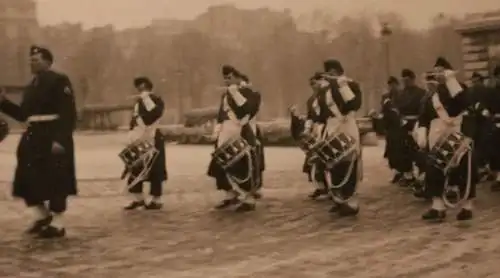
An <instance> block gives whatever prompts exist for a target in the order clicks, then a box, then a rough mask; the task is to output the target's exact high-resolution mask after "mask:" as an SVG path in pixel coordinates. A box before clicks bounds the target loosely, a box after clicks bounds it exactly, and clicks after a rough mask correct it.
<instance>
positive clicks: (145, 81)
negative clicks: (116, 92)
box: [134, 76, 153, 90]
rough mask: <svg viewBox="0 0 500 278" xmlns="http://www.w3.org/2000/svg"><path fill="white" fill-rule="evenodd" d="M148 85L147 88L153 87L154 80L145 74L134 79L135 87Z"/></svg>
mask: <svg viewBox="0 0 500 278" xmlns="http://www.w3.org/2000/svg"><path fill="white" fill-rule="evenodd" d="M142 86H144V87H146V89H149V90H151V89H153V82H151V80H150V79H149V78H147V77H145V76H139V77H136V78H135V79H134V87H136V88H139V87H142Z"/></svg>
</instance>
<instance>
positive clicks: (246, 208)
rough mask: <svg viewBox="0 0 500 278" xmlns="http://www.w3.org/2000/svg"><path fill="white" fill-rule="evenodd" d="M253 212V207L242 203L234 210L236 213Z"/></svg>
mask: <svg viewBox="0 0 500 278" xmlns="http://www.w3.org/2000/svg"><path fill="white" fill-rule="evenodd" d="M254 210H255V205H254V204H250V203H245V202H242V203H240V205H239V206H238V207H237V208H236V210H235V211H236V212H248V211H254Z"/></svg>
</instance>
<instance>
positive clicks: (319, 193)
mask: <svg viewBox="0 0 500 278" xmlns="http://www.w3.org/2000/svg"><path fill="white" fill-rule="evenodd" d="M326 194H327V191H326V190H325V189H319V188H318V189H316V190H314V191H313V193H311V194H309V199H311V200H316V199H318V198H319V197H321V196H323V195H326Z"/></svg>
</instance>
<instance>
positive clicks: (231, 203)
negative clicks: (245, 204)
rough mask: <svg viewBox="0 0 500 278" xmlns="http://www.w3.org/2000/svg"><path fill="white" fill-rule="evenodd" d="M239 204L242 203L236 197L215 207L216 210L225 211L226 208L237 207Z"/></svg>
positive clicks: (225, 200)
mask: <svg viewBox="0 0 500 278" xmlns="http://www.w3.org/2000/svg"><path fill="white" fill-rule="evenodd" d="M239 203H240V201H239V200H238V198H236V197H235V198H232V199H224V200H222V201H221V202H220V203H219V204H217V205H216V206H215V209H225V208H228V207H230V206H233V205H237V204H239Z"/></svg>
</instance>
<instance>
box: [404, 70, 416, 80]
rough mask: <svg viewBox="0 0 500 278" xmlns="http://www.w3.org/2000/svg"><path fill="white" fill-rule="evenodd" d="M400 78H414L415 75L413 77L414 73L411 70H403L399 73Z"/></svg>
mask: <svg viewBox="0 0 500 278" xmlns="http://www.w3.org/2000/svg"><path fill="white" fill-rule="evenodd" d="M401 77H402V78H405V77H406V78H415V77H416V75H415V73H414V72H413V71H412V70H411V69H403V70H402V71H401Z"/></svg>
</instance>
